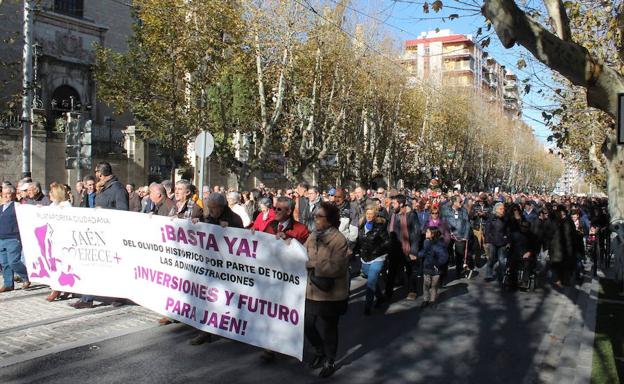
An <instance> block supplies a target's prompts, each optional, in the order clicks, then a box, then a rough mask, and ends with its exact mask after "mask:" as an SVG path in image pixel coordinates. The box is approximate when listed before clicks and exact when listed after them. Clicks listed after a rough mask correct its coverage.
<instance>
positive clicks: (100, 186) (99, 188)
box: [95, 175, 113, 193]
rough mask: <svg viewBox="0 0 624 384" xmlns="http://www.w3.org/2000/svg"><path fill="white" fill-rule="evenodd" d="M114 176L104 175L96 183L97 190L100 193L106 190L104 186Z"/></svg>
mask: <svg viewBox="0 0 624 384" xmlns="http://www.w3.org/2000/svg"><path fill="white" fill-rule="evenodd" d="M112 178H113V175H108V176H105V177H103V178H102V180H100V181H98V182H97V183H96V184H95V190H96V191H97V192H98V193H100V192H102V191H103V190H104V187H105V186H106V183H108V181H109V180H110V179H112Z"/></svg>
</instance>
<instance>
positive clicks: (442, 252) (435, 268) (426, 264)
mask: <svg viewBox="0 0 624 384" xmlns="http://www.w3.org/2000/svg"><path fill="white" fill-rule="evenodd" d="M418 257H421V258H422V263H423V274H425V275H432V276H436V275H439V274H440V270H441V269H442V267H444V265H446V263H447V262H448V250H447V248H446V245H445V244H444V241H442V239H438V240H436V241H431V240H430V239H425V243H424V245H423V249H422V250H421V251H420V252H418Z"/></svg>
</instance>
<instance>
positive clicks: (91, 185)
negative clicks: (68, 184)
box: [80, 175, 96, 208]
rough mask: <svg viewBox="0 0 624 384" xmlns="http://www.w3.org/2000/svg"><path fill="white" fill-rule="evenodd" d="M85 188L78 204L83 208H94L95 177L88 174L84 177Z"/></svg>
mask: <svg viewBox="0 0 624 384" xmlns="http://www.w3.org/2000/svg"><path fill="white" fill-rule="evenodd" d="M83 181H84V186H85V190H84V193H83V195H82V199H81V202H80V206H81V207H84V208H95V183H96V180H95V177H93V176H91V175H88V176H85V177H84V179H83Z"/></svg>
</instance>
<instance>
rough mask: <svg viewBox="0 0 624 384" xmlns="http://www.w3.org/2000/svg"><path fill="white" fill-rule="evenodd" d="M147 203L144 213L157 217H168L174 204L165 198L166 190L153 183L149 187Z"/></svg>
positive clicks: (167, 197)
mask: <svg viewBox="0 0 624 384" xmlns="http://www.w3.org/2000/svg"><path fill="white" fill-rule="evenodd" d="M149 201H150V204H149V205H148V206H146V207H145V208H146V209H145V211H144V213H153V214H155V215H158V216H169V214H170V212H171V211H172V210H173V209H174V207H175V203H174V202H173V200H171V199H170V198H169V196H167V190H166V189H165V187H163V186H162V185H161V184H157V183H153V184H151V185H150V186H149Z"/></svg>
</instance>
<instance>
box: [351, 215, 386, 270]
mask: <svg viewBox="0 0 624 384" xmlns="http://www.w3.org/2000/svg"><path fill="white" fill-rule="evenodd" d="M357 242H358V245H359V246H360V257H361V258H362V260H363V261H372V260H374V259H376V258H377V257H379V256H381V255H384V254H387V253H388V252H389V251H390V236H389V235H388V229H387V226H386V220H385V219H384V218H383V217H377V219H375V221H374V222H373V228H372V229H371V230H370V231H368V232H366V228H365V223H362V224H361V225H360V227H359V229H358V239H357Z"/></svg>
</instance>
